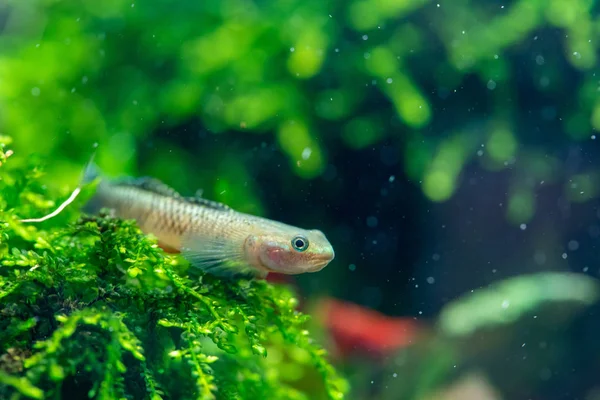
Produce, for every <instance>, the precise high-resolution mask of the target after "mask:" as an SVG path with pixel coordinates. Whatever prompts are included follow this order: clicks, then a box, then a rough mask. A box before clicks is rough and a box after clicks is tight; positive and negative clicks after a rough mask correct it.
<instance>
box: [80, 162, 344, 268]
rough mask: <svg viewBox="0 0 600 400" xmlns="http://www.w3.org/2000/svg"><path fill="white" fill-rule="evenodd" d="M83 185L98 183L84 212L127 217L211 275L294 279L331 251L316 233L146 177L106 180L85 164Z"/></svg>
mask: <svg viewBox="0 0 600 400" xmlns="http://www.w3.org/2000/svg"><path fill="white" fill-rule="evenodd" d="M84 179H85V181H86V182H89V181H92V180H95V179H98V180H99V182H98V184H97V187H96V192H95V193H94V195H93V196H92V198H91V199H90V200H89V201H88V203H87V205H86V206H84V212H86V213H89V214H97V213H98V212H99V211H100V210H101V209H103V208H106V209H109V210H110V212H111V214H112V215H114V216H116V217H119V218H123V219H133V220H135V221H136V222H137V224H138V225H139V227H140V229H141V230H142V232H144V233H146V234H152V235H154V236H155V237H156V238H157V239H158V243H159V245H160V246H161V247H162V248H163V249H166V250H168V251H171V252H180V253H181V255H182V256H183V258H185V259H186V260H188V261H189V262H190V264H191V265H192V266H193V267H195V268H199V269H201V270H202V271H204V272H206V273H210V274H213V275H216V276H220V277H225V278H232V277H239V276H245V277H253V276H254V277H260V278H265V277H267V275H268V274H269V273H279V274H285V275H297V274H302V273H313V272H317V271H320V270H322V269H323V268H325V267H326V266H327V265H328V264H329V263H330V262H331V261H332V260H333V259H334V257H335V252H334V249H333V247H332V245H331V243H330V242H329V240H328V239H327V237H326V236H325V234H324V233H323V232H322V231H320V230H318V229H302V228H298V227H295V226H292V225H288V224H285V223H282V222H278V221H274V220H270V219H267V218H263V217H259V216H255V215H251V214H246V213H242V212H238V211H236V210H234V209H232V208H230V207H229V206H227V205H225V204H222V203H219V202H216V201H212V200H208V199H205V198H203V197H201V196H195V197H184V196H182V195H181V194H180V193H178V192H177V191H176V190H174V189H173V188H171V187H170V186H168V185H167V184H165V183H163V182H162V181H159V180H157V179H155V178H151V177H141V178H121V179H116V180H108V179H106V178H104V177H101V176H100V174H99V172H98V169H97V167H95V166H93V165H90V166H89V167H88V172H86V174H85V178H84Z"/></svg>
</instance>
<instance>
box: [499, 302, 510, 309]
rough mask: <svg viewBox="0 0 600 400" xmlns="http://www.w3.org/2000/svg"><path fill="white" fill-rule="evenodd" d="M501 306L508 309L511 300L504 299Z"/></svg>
mask: <svg viewBox="0 0 600 400" xmlns="http://www.w3.org/2000/svg"><path fill="white" fill-rule="evenodd" d="M501 306H502V308H503V309H505V310H506V309H507V308H508V306H510V301H508V300H504V301H503V302H502V305H501Z"/></svg>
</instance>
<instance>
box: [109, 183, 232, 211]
mask: <svg viewBox="0 0 600 400" xmlns="http://www.w3.org/2000/svg"><path fill="white" fill-rule="evenodd" d="M116 184H117V185H126V186H135V187H138V188H140V189H143V190H147V191H149V192H153V193H156V194H160V195H162V196H168V197H173V198H177V199H180V200H183V201H185V202H186V203H191V204H197V205H200V206H203V207H208V208H212V209H214V210H219V211H231V207H229V206H227V205H225V204H223V203H219V202H217V201H212V200H208V199H205V198H202V197H200V195H196V196H194V197H183V196H181V195H180V194H179V192H177V191H176V190H175V189H173V188H172V187H170V186H169V185H167V184H165V183H163V182H161V181H159V180H158V179H155V178H151V177H147V176H144V177H141V178H123V179H120V180H119V181H117V182H116Z"/></svg>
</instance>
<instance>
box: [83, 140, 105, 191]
mask: <svg viewBox="0 0 600 400" xmlns="http://www.w3.org/2000/svg"><path fill="white" fill-rule="evenodd" d="M94 147H97V145H96V146H94ZM96 151H97V150H94V151H93V153H92V155H91V156H90V159H89V160H88V162H87V163H86V164H85V167H84V169H83V173H82V175H81V179H80V185H87V184H89V183H91V182H93V181H94V180H96V179H97V178H100V177H101V172H100V168H98V166H97V165H96V164H94V158H95V157H96Z"/></svg>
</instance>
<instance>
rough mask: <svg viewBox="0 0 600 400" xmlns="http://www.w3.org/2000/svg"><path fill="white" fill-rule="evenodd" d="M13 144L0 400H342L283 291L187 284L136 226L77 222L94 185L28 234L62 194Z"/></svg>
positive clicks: (0, 298)
mask: <svg viewBox="0 0 600 400" xmlns="http://www.w3.org/2000/svg"><path fill="white" fill-rule="evenodd" d="M8 143H10V139H9V138H6V137H4V138H0V162H1V166H0V235H1V236H0V315H1V318H0V398H6V399H8V398H35V399H43V398H53V399H58V398H65V399H66V398H68V399H72V398H86V397H89V398H96V399H124V398H135V399H142V398H149V399H153V400H156V399H161V398H169V399H213V398H224V399H249V398H277V399H304V398H320V397H323V398H325V397H328V398H330V399H340V398H343V396H344V393H345V391H346V390H347V384H346V382H345V381H344V380H343V379H342V378H340V377H339V376H338V375H337V373H336V371H335V370H334V369H333V367H332V366H331V365H330V364H329V363H328V362H327V361H326V358H325V351H324V350H323V349H321V348H320V347H319V346H317V345H316V344H315V343H314V342H313V341H312V340H311V338H310V336H309V334H308V332H307V331H306V330H304V327H303V324H304V322H305V321H306V319H307V316H306V315H303V314H302V313H300V312H298V311H297V310H296V306H297V300H296V298H295V297H294V296H293V294H292V292H291V291H290V290H289V289H288V288H286V287H284V286H280V285H272V284H269V283H267V282H265V281H258V280H235V281H223V280H220V279H218V278H215V277H211V276H208V275H203V274H202V273H199V274H198V275H196V276H193V275H191V274H188V273H186V265H185V262H184V261H181V260H180V258H179V257H177V256H172V255H167V254H165V253H164V252H163V251H162V250H161V249H160V248H159V247H158V246H157V244H156V242H155V240H153V239H152V238H151V237H148V236H145V235H144V234H142V232H141V231H140V230H139V228H138V227H137V226H136V225H135V223H134V222H133V221H126V220H119V219H115V218H112V217H111V216H109V215H99V216H86V215H80V214H79V211H78V208H79V206H80V205H81V202H83V201H85V199H86V197H89V195H90V194H91V192H92V191H93V185H92V186H87V187H85V188H84V190H83V192H82V194H81V196H80V198H78V199H77V200H76V202H75V203H74V204H73V205H72V206H70V207H69V208H67V209H66V210H65V211H64V212H63V213H62V214H60V215H59V216H58V217H56V218H54V219H52V220H49V221H47V222H43V223H41V224H36V225H34V224H23V223H21V222H20V219H22V218H24V217H30V216H41V215H44V214H45V213H47V211H49V210H51V209H52V208H53V207H54V206H55V204H54V201H53V200H50V199H52V198H55V197H56V193H54V192H51V191H50V190H49V189H48V188H46V187H45V186H44V185H43V184H42V182H41V180H40V178H41V177H42V176H43V168H41V167H40V163H39V161H38V160H35V159H25V158H23V157H19V156H18V154H17V155H13V154H12V152H11V151H8V150H6V145H7V144H8ZM58 197H61V196H60V195H58ZM267 354H269V356H267ZM317 372H318V373H319V374H320V376H321V377H322V379H321V380H319V379H313V378H314V377H313V376H312V375H315V376H316V375H317ZM311 374H312V375H311ZM303 381H305V382H308V383H305V382H303ZM319 381H320V382H322V384H319V385H317V386H316V387H315V384H314V382H319ZM306 384H310V385H311V387H306Z"/></svg>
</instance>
